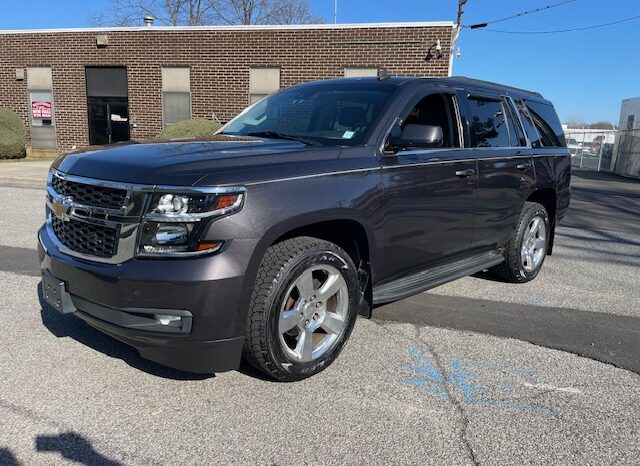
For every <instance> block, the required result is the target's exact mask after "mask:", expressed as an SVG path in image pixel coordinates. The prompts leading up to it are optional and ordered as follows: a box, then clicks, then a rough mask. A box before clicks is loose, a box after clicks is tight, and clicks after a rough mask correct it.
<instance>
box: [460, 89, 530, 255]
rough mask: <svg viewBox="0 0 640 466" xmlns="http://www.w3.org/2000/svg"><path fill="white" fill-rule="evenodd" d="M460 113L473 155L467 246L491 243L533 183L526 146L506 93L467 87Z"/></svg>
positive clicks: (507, 232)
mask: <svg viewBox="0 0 640 466" xmlns="http://www.w3.org/2000/svg"><path fill="white" fill-rule="evenodd" d="M465 114H466V119H467V122H468V127H469V133H470V143H471V146H472V148H473V152H474V153H475V155H476V157H477V160H478V195H477V202H476V204H475V224H474V232H473V240H472V246H473V247H474V248H476V249H479V250H484V249H487V250H491V249H496V248H497V247H499V246H502V245H503V244H504V243H505V242H506V241H507V240H508V238H509V237H510V236H511V234H512V233H513V230H514V228H515V227H516V222H517V220H518V218H519V215H520V212H521V211H522V207H523V205H524V202H525V200H526V198H527V196H528V194H529V193H530V192H531V190H532V188H533V186H534V185H535V171H534V168H533V163H532V159H531V149H530V147H529V144H528V142H527V139H526V136H525V133H524V129H523V127H522V124H521V122H520V120H519V118H518V117H517V114H516V111H515V108H514V106H513V102H512V100H511V99H510V98H509V97H507V96H503V95H500V94H484V93H482V94H481V93H475V92H468V93H467V95H466V99H465Z"/></svg>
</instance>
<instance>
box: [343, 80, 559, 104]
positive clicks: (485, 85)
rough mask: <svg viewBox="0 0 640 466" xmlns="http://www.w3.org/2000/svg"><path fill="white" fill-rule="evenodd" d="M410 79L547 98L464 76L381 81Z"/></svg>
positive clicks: (397, 82) (536, 93)
mask: <svg viewBox="0 0 640 466" xmlns="http://www.w3.org/2000/svg"><path fill="white" fill-rule="evenodd" d="M346 79H349V80H360V81H365V82H374V81H377V80H378V78H376V77H356V78H346ZM344 80H345V78H340V79H339V81H344ZM411 81H428V82H432V83H433V84H444V85H449V86H464V87H466V88H475V89H480V90H482V89H486V90H491V91H500V92H506V93H508V94H514V95H518V96H521V97H528V98H530V99H535V100H540V101H544V102H547V100H546V99H545V98H544V97H543V96H542V94H540V93H539V92H534V91H528V90H526V89H520V88H517V87H512V86H506V85H504V84H498V83H494V82H490V81H481V80H479V79H473V78H467V77H465V76H451V77H448V78H431V77H422V78H421V77H407V76H391V75H390V76H389V77H388V78H387V79H384V80H382V82H385V83H389V84H394V85H397V86H400V85H402V84H404V83H407V82H411Z"/></svg>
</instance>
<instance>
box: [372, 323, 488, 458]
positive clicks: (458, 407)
mask: <svg viewBox="0 0 640 466" xmlns="http://www.w3.org/2000/svg"><path fill="white" fill-rule="evenodd" d="M371 322H373V323H374V324H375V325H376V326H378V327H379V328H381V329H383V330H384V331H385V332H387V333H389V334H390V335H392V336H393V337H398V335H397V334H396V333H394V332H393V329H391V328H389V327H388V326H387V325H384V321H376V320H373V319H371ZM396 325H397V324H396ZM413 328H414V331H415V337H413V338H411V340H413V341H414V343H416V344H417V345H420V346H423V347H426V349H427V351H428V352H429V353H430V354H431V356H432V357H433V360H434V362H435V368H436V370H437V371H438V373H439V374H440V376H441V377H442V380H443V381H444V383H443V384H442V388H443V390H444V392H445V393H446V395H447V400H448V401H449V404H450V405H451V406H452V407H453V408H454V410H455V411H456V413H457V414H458V418H459V420H458V422H456V424H458V427H459V432H458V433H457V437H458V438H459V439H460V441H461V442H462V445H463V447H464V450H465V452H466V454H467V458H468V459H469V461H471V463H472V464H473V465H474V466H480V461H479V460H478V458H477V457H476V453H475V451H474V450H473V447H472V446H471V442H470V441H469V438H468V437H467V430H468V428H469V418H468V417H467V415H466V413H465V412H464V409H463V408H462V404H461V403H460V401H458V400H457V399H456V398H455V397H454V396H453V393H452V392H451V391H450V390H449V386H448V384H449V380H448V378H447V371H446V369H445V368H444V365H443V364H442V361H441V357H440V355H439V354H438V353H437V352H436V351H435V350H434V349H433V347H432V346H431V345H430V344H429V343H427V342H426V341H424V340H422V338H421V336H420V327H419V326H418V325H413Z"/></svg>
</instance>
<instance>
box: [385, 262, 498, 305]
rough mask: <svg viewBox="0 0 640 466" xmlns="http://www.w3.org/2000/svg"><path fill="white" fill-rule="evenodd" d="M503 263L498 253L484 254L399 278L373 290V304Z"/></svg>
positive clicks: (418, 291)
mask: <svg viewBox="0 0 640 466" xmlns="http://www.w3.org/2000/svg"><path fill="white" fill-rule="evenodd" d="M503 261H504V257H503V256H502V255H501V254H499V253H498V252H485V253H482V254H479V255H476V256H472V257H469V258H467V259H462V260H459V261H456V262H452V263H450V264H446V265H441V266H439V267H434V268H432V269H428V270H424V271H422V272H418V273H416V274H414V275H409V276H408V277H403V278H399V279H397V280H394V281H392V282H389V283H385V284H383V285H380V286H377V287H375V288H374V289H373V304H384V303H390V302H392V301H397V300H399V299H403V298H406V297H408V296H412V295H414V294H417V293H420V292H422V291H426V290H429V289H431V288H435V287H436V286H440V285H444V284H445V283H448V282H450V281H453V280H457V279H458V278H463V277H466V276H468V275H473V274H474V273H476V272H480V271H481V270H484V269H488V268H489V267H493V266H495V265H498V264H500V263H501V262H503Z"/></svg>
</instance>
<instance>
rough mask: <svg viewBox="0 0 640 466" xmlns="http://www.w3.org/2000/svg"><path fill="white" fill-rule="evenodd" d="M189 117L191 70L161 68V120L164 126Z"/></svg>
mask: <svg viewBox="0 0 640 466" xmlns="http://www.w3.org/2000/svg"><path fill="white" fill-rule="evenodd" d="M190 118H191V70H190V69H189V68H173V67H172V68H169V67H167V68H162V122H163V124H164V126H167V125H171V124H173V123H177V122H178V121H183V120H189V119H190Z"/></svg>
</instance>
